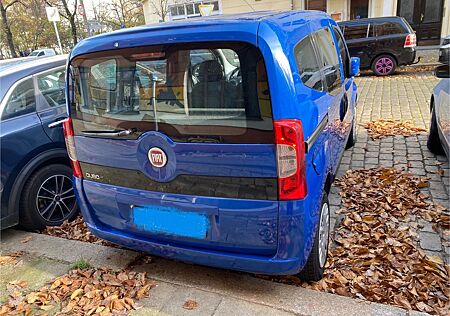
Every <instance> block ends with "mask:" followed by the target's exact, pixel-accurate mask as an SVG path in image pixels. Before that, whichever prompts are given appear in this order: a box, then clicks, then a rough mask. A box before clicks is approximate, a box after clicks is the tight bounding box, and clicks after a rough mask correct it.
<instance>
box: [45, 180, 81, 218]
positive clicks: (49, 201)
mask: <svg viewBox="0 0 450 316" xmlns="http://www.w3.org/2000/svg"><path fill="white" fill-rule="evenodd" d="M75 207H76V199H75V192H74V190H73V186H72V180H71V179H70V178H69V177H67V176H65V175H61V174H60V175H53V176H51V177H49V178H47V180H45V181H44V182H42V184H41V186H40V187H39V190H38V194H37V196H36V209H37V210H38V213H39V215H40V216H41V217H42V218H43V219H44V220H46V221H47V222H49V223H56V222H61V221H64V220H66V219H67V218H68V217H69V215H70V214H71V213H72V211H73V210H74V209H75Z"/></svg>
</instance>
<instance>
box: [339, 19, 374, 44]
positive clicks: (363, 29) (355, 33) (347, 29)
mask: <svg viewBox="0 0 450 316" xmlns="http://www.w3.org/2000/svg"><path fill="white" fill-rule="evenodd" d="M341 28H342V32H343V34H344V37H345V39H346V40H347V41H348V40H354V39H361V38H367V37H373V36H374V34H373V25H372V24H369V23H361V24H357V25H344V26H343V27H341Z"/></svg>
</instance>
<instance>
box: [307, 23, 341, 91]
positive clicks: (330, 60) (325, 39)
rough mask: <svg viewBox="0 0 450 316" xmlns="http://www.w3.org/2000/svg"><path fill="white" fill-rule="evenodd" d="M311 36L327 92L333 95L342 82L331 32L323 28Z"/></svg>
mask: <svg viewBox="0 0 450 316" xmlns="http://www.w3.org/2000/svg"><path fill="white" fill-rule="evenodd" d="M313 34H314V36H315V41H316V45H317V50H318V52H319V54H320V56H321V57H322V59H321V68H322V75H323V76H324V77H325V84H326V87H327V91H328V92H329V93H331V94H334V93H335V92H337V91H339V87H340V86H341V84H342V81H341V69H340V65H339V57H338V53H337V49H336V46H335V45H334V41H333V38H332V36H331V31H330V29H329V28H323V29H321V30H319V31H317V32H315V33H313Z"/></svg>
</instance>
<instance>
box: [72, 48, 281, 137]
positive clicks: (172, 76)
mask: <svg viewBox="0 0 450 316" xmlns="http://www.w3.org/2000/svg"><path fill="white" fill-rule="evenodd" d="M71 76H72V80H73V85H72V86H73V87H74V88H73V89H74V90H73V91H72V93H71V95H72V97H71V100H70V104H71V114H72V119H73V123H74V130H75V133H76V135H88V134H89V136H92V134H94V135H95V132H96V131H100V132H102V131H105V132H107V131H118V130H124V129H130V128H132V129H135V130H137V132H136V133H134V134H133V135H129V136H127V137H128V138H137V137H138V136H139V135H140V134H142V133H143V132H146V131H160V132H162V133H164V134H166V135H168V136H169V137H171V138H172V139H174V140H175V141H183V142H219V143H273V123H272V109H271V102H270V93H269V85H268V82H267V74H266V69H265V64H264V60H263V58H262V55H261V53H260V52H259V50H258V49H257V48H256V47H254V46H252V45H249V44H244V43H236V42H233V43H198V44H176V45H164V46H151V47H139V48H133V49H117V50H111V51H105V52H98V53H92V54H86V55H82V56H79V57H76V58H75V59H74V60H73V61H72V62H71ZM92 132H94V133H92ZM99 136H101V135H100V134H99ZM101 137H104V135H103V136H101ZM108 137H114V136H108Z"/></svg>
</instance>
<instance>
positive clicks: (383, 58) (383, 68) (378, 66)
mask: <svg viewBox="0 0 450 316" xmlns="http://www.w3.org/2000/svg"><path fill="white" fill-rule="evenodd" d="M396 68H397V61H396V60H395V58H394V57H393V56H391V55H380V56H378V57H376V58H375V59H374V61H373V63H372V71H373V72H374V73H375V75H377V76H389V75H392V74H393V73H394V72H395V69H396Z"/></svg>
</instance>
